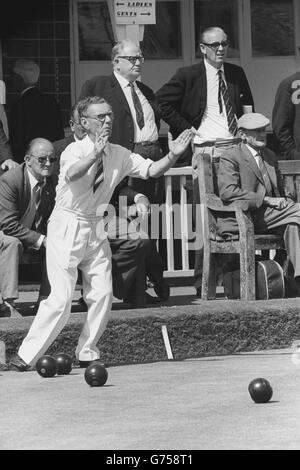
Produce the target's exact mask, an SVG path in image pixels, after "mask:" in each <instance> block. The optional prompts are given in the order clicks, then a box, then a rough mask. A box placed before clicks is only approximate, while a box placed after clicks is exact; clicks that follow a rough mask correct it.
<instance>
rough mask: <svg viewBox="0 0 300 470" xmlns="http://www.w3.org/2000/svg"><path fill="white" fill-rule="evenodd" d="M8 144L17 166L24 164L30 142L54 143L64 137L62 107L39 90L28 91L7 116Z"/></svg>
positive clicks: (34, 88) (35, 88)
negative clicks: (34, 140)
mask: <svg viewBox="0 0 300 470" xmlns="http://www.w3.org/2000/svg"><path fill="white" fill-rule="evenodd" d="M8 127H9V141H10V145H11V148H12V152H13V155H14V159H15V160H16V161H17V162H18V163H22V162H23V161H24V155H25V153H26V150H27V146H28V144H29V142H30V141H31V140H32V139H34V138H36V137H44V138H45V139H48V140H50V142H53V141H55V140H58V139H62V138H63V137H64V128H63V124H62V118H61V113H60V109H59V106H58V104H57V102H56V101H55V99H54V98H53V97H52V96H50V95H46V94H45V93H42V92H41V91H39V90H38V88H37V87H33V88H30V89H29V90H27V91H26V92H25V93H24V94H23V95H22V96H21V97H20V98H19V99H18V100H17V101H16V102H15V103H14V104H13V105H12V106H11V108H10V111H9V113H8Z"/></svg>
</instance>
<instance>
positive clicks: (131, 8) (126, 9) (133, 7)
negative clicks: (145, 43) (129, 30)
mask: <svg viewBox="0 0 300 470" xmlns="http://www.w3.org/2000/svg"><path fill="white" fill-rule="evenodd" d="M114 2H115V3H114V12H115V21H116V24H117V25H118V24H119V25H120V24H123V25H126V24H127V25H128V24H135V25H139V24H140V25H144V24H155V23H156V17H155V3H156V1H155V0H151V1H148V2H142V1H139V2H133V1H124V2H120V0H114Z"/></svg>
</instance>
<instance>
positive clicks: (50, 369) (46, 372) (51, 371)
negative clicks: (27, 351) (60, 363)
mask: <svg viewBox="0 0 300 470" xmlns="http://www.w3.org/2000/svg"><path fill="white" fill-rule="evenodd" d="M35 367H36V370H37V372H38V374H40V375H41V376H42V377H53V376H54V375H55V374H56V370H57V365H56V360H55V359H54V358H53V357H51V356H42V357H40V358H39V359H38V361H37V363H36V366H35Z"/></svg>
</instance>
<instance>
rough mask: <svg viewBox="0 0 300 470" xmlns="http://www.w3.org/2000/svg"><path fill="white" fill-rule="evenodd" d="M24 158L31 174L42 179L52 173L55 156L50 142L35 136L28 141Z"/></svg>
mask: <svg viewBox="0 0 300 470" xmlns="http://www.w3.org/2000/svg"><path fill="white" fill-rule="evenodd" d="M24 160H25V163H26V166H27V169H28V170H29V171H30V172H31V173H32V175H33V176H34V177H35V178H36V179H37V180H38V181H42V180H44V179H45V178H46V177H48V176H50V175H51V174H52V172H53V169H54V163H55V162H56V160H57V158H56V157H55V150H54V147H53V145H52V144H51V142H50V141H49V140H47V139H43V138H42V137H37V138H36V139H33V140H32V141H31V142H30V143H29V145H28V148H27V151H26V155H25V158H24Z"/></svg>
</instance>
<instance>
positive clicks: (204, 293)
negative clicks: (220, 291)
mask: <svg viewBox="0 0 300 470" xmlns="http://www.w3.org/2000/svg"><path fill="white" fill-rule="evenodd" d="M215 256H216V255H215V254H214V253H207V250H204V253H203V270H202V290H201V299H202V300H210V299H215V298H216V289H217V287H216V260H215Z"/></svg>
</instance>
